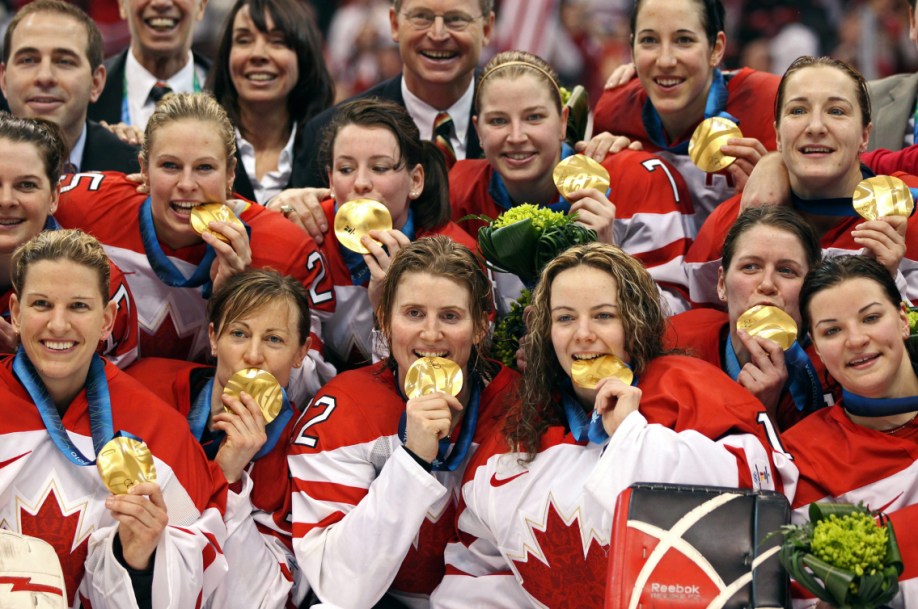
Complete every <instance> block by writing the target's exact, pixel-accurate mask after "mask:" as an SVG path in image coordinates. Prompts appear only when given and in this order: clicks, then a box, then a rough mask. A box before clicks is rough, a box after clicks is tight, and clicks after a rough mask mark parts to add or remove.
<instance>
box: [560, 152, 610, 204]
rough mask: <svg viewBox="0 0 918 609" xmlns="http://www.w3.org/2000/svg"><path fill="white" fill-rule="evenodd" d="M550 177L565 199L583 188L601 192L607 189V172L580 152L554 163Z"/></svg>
mask: <svg viewBox="0 0 918 609" xmlns="http://www.w3.org/2000/svg"><path fill="white" fill-rule="evenodd" d="M551 177H552V179H553V180H554V181H555V186H556V187H557V188H558V192H560V193H561V196H562V197H564V198H565V199H566V198H568V197H569V196H570V194H571V193H572V192H575V191H577V190H581V189H583V188H595V189H596V190H598V191H599V192H601V193H603V194H605V193H606V191H607V190H609V172H608V171H607V170H606V168H605V167H603V166H602V165H600V164H599V163H597V162H596V161H594V160H593V159H591V158H590V157H588V156H584V155H582V154H573V155H571V156H569V157H567V158H566V159H564V160H563V161H561V162H560V163H558V164H557V165H555V170H554V171H553V172H552V174H551Z"/></svg>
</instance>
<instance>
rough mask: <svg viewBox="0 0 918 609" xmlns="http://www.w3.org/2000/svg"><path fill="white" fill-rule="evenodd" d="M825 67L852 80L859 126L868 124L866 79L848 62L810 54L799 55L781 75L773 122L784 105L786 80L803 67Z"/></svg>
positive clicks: (779, 118)
mask: <svg viewBox="0 0 918 609" xmlns="http://www.w3.org/2000/svg"><path fill="white" fill-rule="evenodd" d="M812 67H826V68H835V69H836V70H838V71H840V72H841V73H842V74H844V75H845V76H847V77H848V78H850V79H851V80H852V81H853V82H854V91H855V98H856V101H857V105H858V107H859V108H860V110H861V126H862V127H866V126H867V125H869V124H870V114H871V112H872V110H871V106H870V93H869V91H868V90H867V81H866V80H864V77H863V76H862V75H861V73H860V72H858V71H857V70H856V69H855V68H853V67H852V66H851V65H850V64H848V63H846V62H844V61H842V60H840V59H835V58H833V57H811V56H810V55H801V56H800V57H798V58H797V59H795V60H794V62H793V63H792V64H790V67H788V68H787V70H786V71H785V72H784V76H782V77H781V82H780V83H778V93H777V95H775V124H776V125H778V124H780V123H781V108H782V107H783V106H784V90H785V89H786V88H787V81H788V80H789V79H790V77H791V76H793V75H794V74H795V73H797V72H799V71H800V70H803V69H805V68H812Z"/></svg>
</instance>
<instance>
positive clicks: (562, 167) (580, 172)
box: [552, 154, 615, 243]
mask: <svg viewBox="0 0 918 609" xmlns="http://www.w3.org/2000/svg"><path fill="white" fill-rule="evenodd" d="M552 179H553V180H554V182H555V187H556V188H557V189H558V192H559V193H561V196H563V197H564V198H565V199H566V200H567V201H568V202H570V204H571V208H570V214H571V215H572V216H574V217H576V219H577V222H578V223H580V224H582V225H583V226H585V227H586V228H588V229H591V230H593V231H594V232H595V233H596V239H597V241H601V242H603V243H613V242H614V236H615V233H614V231H613V225H614V223H615V205H614V204H613V203H612V201H610V200H609V185H610V177H609V172H608V171H607V170H606V168H605V167H603V166H602V165H600V164H599V163H597V162H596V161H594V160H593V159H591V158H590V157H588V156H585V155H582V154H574V155H571V156H569V157H567V158H566V159H564V160H562V161H561V162H560V163H558V164H557V165H556V166H555V169H554V171H553V172H552ZM589 190H595V191H596V193H590V192H589ZM583 191H585V192H583ZM576 193H581V194H579V195H576Z"/></svg>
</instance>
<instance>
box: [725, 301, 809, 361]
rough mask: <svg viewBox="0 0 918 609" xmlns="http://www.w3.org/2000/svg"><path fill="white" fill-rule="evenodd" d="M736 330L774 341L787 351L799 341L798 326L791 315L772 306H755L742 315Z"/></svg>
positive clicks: (737, 322)
mask: <svg viewBox="0 0 918 609" xmlns="http://www.w3.org/2000/svg"><path fill="white" fill-rule="evenodd" d="M736 329H737V330H745V331H746V332H748V333H749V334H750V335H752V336H761V337H762V338H767V339H768V340H771V341H774V342H776V343H778V345H779V346H780V347H781V349H783V350H785V351H787V350H788V349H790V346H791V345H793V344H794V341H795V340H797V324H796V323H795V322H794V320H793V319H792V318H791V316H790V315H788V314H787V313H785V312H784V311H782V310H781V309H779V308H778V307H773V306H771V305H755V306H754V307H752V308H751V309H749V310H748V311H746V312H745V313H743V314H742V315H740V316H739V319H737V320H736Z"/></svg>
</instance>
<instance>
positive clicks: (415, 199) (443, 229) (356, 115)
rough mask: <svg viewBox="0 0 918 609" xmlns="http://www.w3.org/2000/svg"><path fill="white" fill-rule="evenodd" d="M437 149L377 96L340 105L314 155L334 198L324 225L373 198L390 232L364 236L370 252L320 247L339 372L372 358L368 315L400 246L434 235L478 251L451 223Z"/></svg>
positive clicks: (334, 243) (328, 339)
mask: <svg viewBox="0 0 918 609" xmlns="http://www.w3.org/2000/svg"><path fill="white" fill-rule="evenodd" d="M438 152H439V149H438V148H437V147H436V145H434V143H433V142H429V141H426V140H421V136H420V134H419V132H418V128H417V125H415V123H414V121H413V120H412V119H411V116H410V115H409V114H408V111H407V110H405V108H404V107H402V106H399V105H398V104H395V103H393V102H389V101H385V100H380V99H376V98H369V99H357V100H354V101H351V102H347V103H345V104H342V105H341V106H340V107H338V109H337V111H336V112H335V116H334V117H333V118H332V120H331V122H330V123H329V124H328V126H327V127H326V128H325V131H324V132H323V136H322V142H321V148H320V151H319V158H320V159H321V161H322V164H323V166H324V167H325V170H326V172H327V173H328V183H329V185H330V187H331V197H332V198H330V199H327V200H325V201H323V202H322V209H323V210H324V212H325V216H326V220H327V222H328V226H334V224H335V221H334V218H335V213H336V212H337V210H338V208H339V207H341V206H342V205H344V204H345V203H347V202H348V201H352V200H354V199H373V200H375V201H378V202H380V203H382V204H383V205H385V206H386V208H387V209H388V210H389V214H390V215H391V216H392V230H389V231H371V232H370V237H372V238H370V237H364V238H363V239H362V241H361V243H362V244H363V245H364V246H365V247H366V248H367V249H368V250H369V254H363V255H360V254H357V253H355V252H352V251H351V250H349V249H347V248H345V247H344V245H342V244H341V243H340V242H339V241H338V239H337V237H336V235H335V234H334V231H330V232H329V234H328V235H326V238H325V241H324V242H323V243H322V245H321V250H322V252H323V253H324V254H325V258H326V260H328V268H329V275H330V277H331V280H332V281H333V282H334V285H335V299H336V302H337V303H338V304H337V305H336V309H335V314H334V316H333V317H332V318H331V319H330V320H329V321H326V322H324V327H323V340H324V342H325V346H326V348H327V349H328V350H330V353H331V355H332V356H333V358H334V359H335V360H336V363H340V364H342V365H343V366H344V367H354V366H357V365H361V364H366V363H368V362H370V361H371V358H372V356H373V353H374V347H375V345H374V344H373V339H374V332H373V326H374V324H373V311H374V310H375V308H376V306H377V304H378V303H379V294H380V290H381V289H382V285H383V280H384V278H385V274H386V269H387V268H388V267H389V264H390V261H391V259H392V257H393V256H394V255H395V254H396V253H397V252H398V250H399V249H401V248H403V247H405V246H406V245H408V243H410V242H412V241H414V240H415V239H419V238H421V237H426V236H430V235H438V234H439V235H446V236H448V237H450V238H451V239H453V240H455V241H457V242H459V243H462V244H463V245H466V246H468V247H470V248H472V249H475V248H476V243H475V241H474V240H473V239H472V238H471V237H470V236H469V235H468V234H467V233H466V232H465V231H463V230H462V229H461V228H459V227H458V226H457V225H456V224H454V223H453V222H451V221H450V219H449V218H450V207H449V185H448V180H447V171H446V163H445V162H444V160H443V156H442V154H437V153H438Z"/></svg>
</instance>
